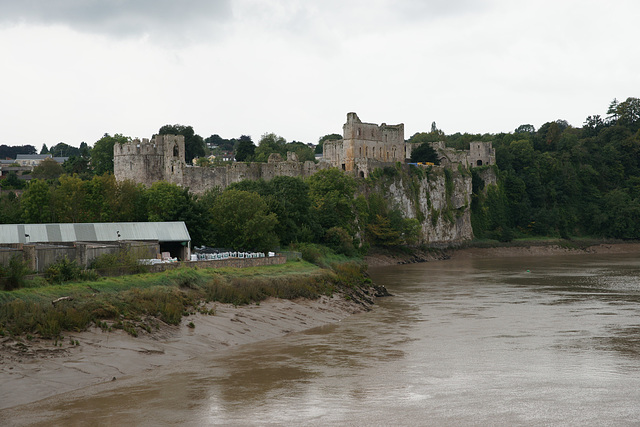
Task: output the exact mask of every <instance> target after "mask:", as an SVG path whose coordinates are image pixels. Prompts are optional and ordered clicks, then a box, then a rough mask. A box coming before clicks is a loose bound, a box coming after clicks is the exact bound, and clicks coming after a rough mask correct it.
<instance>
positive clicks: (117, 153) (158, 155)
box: [113, 135, 330, 194]
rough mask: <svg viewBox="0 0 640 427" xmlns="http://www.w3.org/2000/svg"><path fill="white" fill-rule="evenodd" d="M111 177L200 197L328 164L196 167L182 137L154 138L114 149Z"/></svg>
mask: <svg viewBox="0 0 640 427" xmlns="http://www.w3.org/2000/svg"><path fill="white" fill-rule="evenodd" d="M113 154H114V158H113V165H114V175H115V177H116V179H117V180H118V181H124V180H132V181H134V182H139V183H142V184H144V185H146V186H147V187H149V186H151V185H152V184H153V183H154V182H156V181H167V182H170V183H173V184H177V185H179V186H181V187H185V188H189V190H190V191H191V192H193V193H196V194H202V193H204V192H205V191H207V190H208V189H210V188H215V187H220V188H222V189H224V188H226V187H227V186H228V185H230V184H232V183H234V182H240V181H243V180H246V179H249V180H258V179H264V180H267V181H268V180H270V179H272V178H274V177H276V176H293V177H307V176H311V175H313V174H314V173H316V172H317V171H319V170H321V169H327V168H329V167H330V165H329V164H327V163H325V162H322V163H318V164H316V163H314V162H312V161H306V162H304V163H303V162H299V161H298V160H297V157H296V156H295V155H289V156H288V157H287V160H282V159H281V158H279V156H278V157H277V158H274V159H273V160H272V161H270V162H269V163H241V162H237V163H232V164H228V165H224V166H215V167H198V166H188V165H186V163H185V152H184V137H183V136H181V135H178V136H175V135H157V136H155V137H154V138H152V139H151V140H148V139H143V140H142V141H140V140H134V141H131V142H128V143H125V144H116V145H115V146H114V153H113Z"/></svg>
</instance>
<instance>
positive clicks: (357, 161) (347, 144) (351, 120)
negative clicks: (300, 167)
mask: <svg viewBox="0 0 640 427" xmlns="http://www.w3.org/2000/svg"><path fill="white" fill-rule="evenodd" d="M342 135H343V138H342V139H341V140H338V141H326V142H325V143H324V144H323V160H324V161H325V162H329V163H330V164H331V166H333V167H337V168H340V169H342V170H343V171H346V172H351V173H353V174H354V175H355V176H359V177H362V178H364V177H367V176H369V172H371V171H372V170H373V169H375V167H379V166H382V165H383V164H384V163H395V162H402V163H404V162H405V160H406V159H409V158H410V157H411V150H410V144H406V143H405V141H404V124H402V123H400V124H399V125H387V124H386V123H382V124H381V125H379V126H378V125H376V124H373V123H363V122H362V121H361V120H360V118H358V115H357V114H356V113H349V114H347V122H346V123H345V124H344V126H342Z"/></svg>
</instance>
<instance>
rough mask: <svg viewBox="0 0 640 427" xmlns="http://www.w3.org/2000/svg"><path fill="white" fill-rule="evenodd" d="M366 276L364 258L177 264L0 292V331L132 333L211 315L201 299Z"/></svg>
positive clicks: (359, 283) (232, 299)
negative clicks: (325, 262) (324, 264)
mask: <svg viewBox="0 0 640 427" xmlns="http://www.w3.org/2000/svg"><path fill="white" fill-rule="evenodd" d="M369 283H370V281H369V280H368V279H366V278H365V276H364V265H362V264H360V263H357V262H344V263H340V264H336V265H334V266H333V267H332V268H320V267H318V266H316V265H314V264H311V263H308V262H306V261H292V262H288V263H286V264H283V265H274V266H265V267H255V268H245V269H231V268H229V269H193V268H181V269H177V270H171V271H166V272H163V273H156V274H150V273H146V274H136V275H131V276H121V277H110V278H102V279H99V280H95V281H85V282H73V283H65V284H60V285H42V286H35V287H25V288H21V289H17V290H14V291H0V335H7V334H9V335H15V336H18V335H25V336H26V337H27V338H29V337H32V336H35V335H38V336H40V337H43V338H58V337H60V335H61V334H62V333H63V331H81V330H85V329H86V328H88V327H90V326H93V325H95V326H98V327H101V328H103V329H107V330H109V329H113V328H120V329H124V330H126V331H127V332H129V333H130V334H132V335H137V334H138V333H139V332H140V330H143V329H144V330H146V331H148V332H150V331H152V330H153V329H154V328H157V327H158V326H159V322H165V323H167V324H172V325H176V324H178V323H180V321H181V319H182V317H183V316H187V315H189V314H191V313H195V312H202V313H208V314H215V312H214V311H213V310H212V309H211V308H207V307H206V303H208V302H213V301H215V302H221V303H231V304H235V305H242V304H248V303H259V302H260V301H262V300H264V299H266V298H269V297H276V298H284V299H295V298H299V297H304V298H310V299H315V298H318V297H319V296H321V295H332V294H334V293H336V292H345V293H346V294H347V295H349V297H350V298H360V297H362V292H360V289H361V288H362V287H367V286H368V285H369Z"/></svg>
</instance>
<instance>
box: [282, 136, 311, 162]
mask: <svg viewBox="0 0 640 427" xmlns="http://www.w3.org/2000/svg"><path fill="white" fill-rule="evenodd" d="M289 151H291V152H293V153H296V156H298V161H300V162H307V161H312V162H313V161H315V160H316V155H315V153H314V151H313V149H312V148H311V147H309V146H308V145H307V144H305V143H304V142H298V141H293V142H289V143H288V144H286V145H285V154H286V152H289ZM285 158H286V157H285Z"/></svg>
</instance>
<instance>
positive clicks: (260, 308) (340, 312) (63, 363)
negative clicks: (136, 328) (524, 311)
mask: <svg viewBox="0 0 640 427" xmlns="http://www.w3.org/2000/svg"><path fill="white" fill-rule="evenodd" d="M588 253H593V254H605V253H607V254H616V253H639V254H640V243H637V242H634V243H615V244H610V243H601V244H597V245H592V246H587V247H583V248H578V249H576V248H567V247H562V246H560V245H556V244H551V245H531V246H516V247H492V248H478V247H475V248H474V247H470V248H458V249H443V250H438V251H414V252H411V253H397V254H389V253H384V254H380V253H378V254H372V255H370V256H368V257H366V258H365V261H366V262H367V264H368V265H369V266H370V267H377V266H385V265H396V264H406V263H412V262H434V261H440V260H446V259H461V258H490V257H513V256H551V255H560V254H562V255H570V254H588ZM209 308H210V309H213V310H215V315H205V314H195V315H191V316H187V317H184V318H183V319H182V321H181V323H180V324H179V325H177V326H169V325H163V326H162V327H161V328H160V329H159V330H157V331H153V332H152V333H143V334H141V335H140V336H138V337H136V338H134V337H132V336H130V335H128V334H127V333H126V332H124V331H121V330H115V331H112V332H106V331H103V330H101V329H98V328H93V329H91V330H89V331H85V332H79V333H65V334H64V338H63V339H62V340H61V341H58V342H57V343H55V342H54V341H52V340H44V339H39V338H35V339H33V340H31V341H27V342H24V341H23V342H22V343H21V342H20V341H18V340H16V339H14V338H11V337H4V338H2V339H1V340H0V381H1V383H2V388H0V421H1V422H2V424H3V425H7V424H9V425H11V423H18V424H20V423H22V424H24V423H25V422H22V421H20V419H23V418H22V417H21V416H20V414H21V413H22V411H23V410H24V409H25V408H31V407H32V405H37V403H36V402H38V401H41V400H43V399H45V401H49V400H50V399H56V398H61V399H62V398H63V396H62V395H63V394H66V393H74V394H75V395H82V394H91V393H95V392H97V391H98V388H96V387H95V386H100V387H118V386H119V385H121V384H123V383H124V382H126V381H136V380H138V379H140V378H144V377H147V376H152V375H154V374H156V373H157V371H162V372H165V371H166V370H167V369H177V368H179V367H180V366H181V364H182V363H184V362H186V361H188V360H190V359H194V358H199V357H206V355H207V353H210V352H217V351H224V349H227V348H230V347H233V346H237V345H245V344H251V343H254V342H258V341H262V340H266V339H270V338H275V337H280V336H284V335H286V334H289V333H292V332H299V331H303V330H306V329H311V328H315V327H319V326H323V325H327V324H331V323H335V322H339V321H340V320H342V319H344V318H346V317H348V316H351V315H353V314H356V313H361V312H364V311H366V310H368V309H369V307H368V306H367V305H366V304H362V303H361V302H356V301H354V300H353V299H350V298H345V297H344V295H339V294H338V295H334V296H333V297H326V296H323V297H321V298H319V299H316V300H306V299H298V300H294V301H291V300H281V299H275V298H271V299H268V300H266V301H263V302H261V303H260V304H250V305H246V306H233V305H230V304H220V303H210V305H209ZM192 326H193V327H192ZM54 343H55V344H57V345H54ZM25 405H28V406H25ZM16 417H17V418H16ZM23 420H24V419H23Z"/></svg>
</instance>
